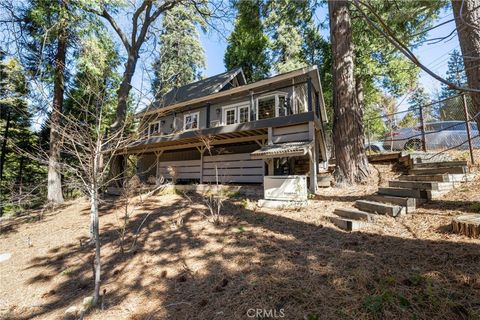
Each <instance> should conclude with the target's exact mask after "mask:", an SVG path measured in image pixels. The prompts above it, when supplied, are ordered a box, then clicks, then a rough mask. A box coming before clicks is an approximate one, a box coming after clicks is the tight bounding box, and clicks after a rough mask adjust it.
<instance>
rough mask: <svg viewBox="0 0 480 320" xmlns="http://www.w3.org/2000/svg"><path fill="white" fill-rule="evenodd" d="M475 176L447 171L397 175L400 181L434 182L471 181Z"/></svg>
mask: <svg viewBox="0 0 480 320" xmlns="http://www.w3.org/2000/svg"><path fill="white" fill-rule="evenodd" d="M474 178H475V174H474V173H467V174H460V173H459V174H448V173H439V174H430V175H412V176H408V175H403V176H399V177H398V179H399V180H402V181H436V182H464V181H472V180H473V179H474Z"/></svg>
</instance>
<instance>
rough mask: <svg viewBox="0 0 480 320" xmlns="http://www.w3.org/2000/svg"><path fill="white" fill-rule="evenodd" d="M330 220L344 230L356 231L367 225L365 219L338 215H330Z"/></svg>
mask: <svg viewBox="0 0 480 320" xmlns="http://www.w3.org/2000/svg"><path fill="white" fill-rule="evenodd" d="M330 221H331V222H332V223H333V224H334V225H336V226H337V227H339V228H340V229H343V230H345V231H357V230H360V229H362V228H364V227H366V226H367V225H368V222H366V221H359V220H351V219H345V218H340V217H330Z"/></svg>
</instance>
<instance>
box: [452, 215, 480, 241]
mask: <svg viewBox="0 0 480 320" xmlns="http://www.w3.org/2000/svg"><path fill="white" fill-rule="evenodd" d="M452 228H453V232H455V233H458V234H463V235H465V236H468V237H472V238H478V237H480V214H466V215H462V216H458V217H455V218H454V219H453V221H452Z"/></svg>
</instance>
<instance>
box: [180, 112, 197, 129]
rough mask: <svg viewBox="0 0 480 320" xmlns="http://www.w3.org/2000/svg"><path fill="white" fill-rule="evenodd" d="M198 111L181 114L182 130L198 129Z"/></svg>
mask: <svg viewBox="0 0 480 320" xmlns="http://www.w3.org/2000/svg"><path fill="white" fill-rule="evenodd" d="M199 116H200V113H199V112H194V113H189V114H186V115H184V116H183V130H194V129H198V119H199Z"/></svg>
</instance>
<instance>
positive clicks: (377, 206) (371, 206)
mask: <svg viewBox="0 0 480 320" xmlns="http://www.w3.org/2000/svg"><path fill="white" fill-rule="evenodd" d="M355 207H357V208H358V209H360V210H362V211H366V212H371V213H376V214H386V215H389V216H391V217H396V216H398V215H400V214H405V213H407V211H406V209H405V208H404V207H401V206H397V205H395V204H387V203H382V202H376V201H368V200H357V201H355Z"/></svg>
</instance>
